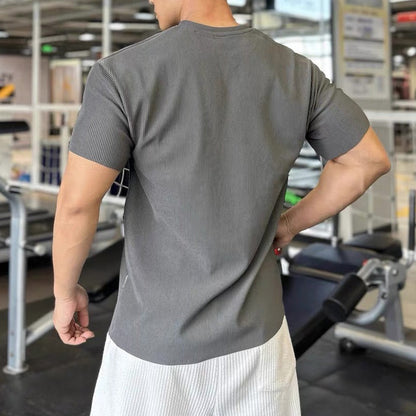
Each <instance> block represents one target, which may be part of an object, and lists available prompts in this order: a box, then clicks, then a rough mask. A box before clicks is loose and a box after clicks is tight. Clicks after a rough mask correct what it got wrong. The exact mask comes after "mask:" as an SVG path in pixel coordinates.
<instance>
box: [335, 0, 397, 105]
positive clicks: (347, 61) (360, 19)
mask: <svg viewBox="0 0 416 416" xmlns="http://www.w3.org/2000/svg"><path fill="white" fill-rule="evenodd" d="M337 3H338V10H337V15H338V28H339V30H338V33H337V42H338V48H337V50H338V52H339V56H337V76H338V78H337V84H338V85H340V86H341V87H342V88H343V90H344V91H345V92H346V94H348V95H349V96H350V97H352V98H354V99H366V100H380V99H390V96H391V91H390V81H389V76H390V63H389V62H390V61H389V60H390V52H389V36H390V31H389V4H388V1H387V0H360V1H358V0H341V1H339V2H337Z"/></svg>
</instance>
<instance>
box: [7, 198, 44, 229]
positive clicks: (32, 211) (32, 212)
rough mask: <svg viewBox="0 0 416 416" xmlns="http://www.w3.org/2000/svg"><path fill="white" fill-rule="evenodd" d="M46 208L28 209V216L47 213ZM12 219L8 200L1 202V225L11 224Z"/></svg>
mask: <svg viewBox="0 0 416 416" xmlns="http://www.w3.org/2000/svg"><path fill="white" fill-rule="evenodd" d="M47 213H48V211H47V210H46V209H28V210H27V216H28V218H31V217H37V216H39V215H44V214H47ZM10 219H11V212H10V205H9V203H8V202H4V203H3V202H2V203H0V227H1V226H2V225H3V224H9V223H10Z"/></svg>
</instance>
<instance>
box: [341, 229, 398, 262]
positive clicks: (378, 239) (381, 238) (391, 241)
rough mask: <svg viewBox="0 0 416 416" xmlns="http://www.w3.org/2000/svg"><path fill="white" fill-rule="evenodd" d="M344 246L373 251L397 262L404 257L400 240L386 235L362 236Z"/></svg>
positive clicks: (354, 238)
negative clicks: (390, 257)
mask: <svg viewBox="0 0 416 416" xmlns="http://www.w3.org/2000/svg"><path fill="white" fill-rule="evenodd" d="M342 245H343V246H348V247H350V246H352V247H358V248H364V249H369V250H373V251H376V252H377V253H379V254H383V255H388V256H392V257H394V258H395V259H396V260H399V259H401V258H402V256H403V252H402V244H401V242H400V240H397V239H395V238H393V237H392V236H391V235H389V234H386V233H373V234H360V235H357V236H355V237H353V238H352V239H351V240H348V241H347V242H345V243H343V244H342Z"/></svg>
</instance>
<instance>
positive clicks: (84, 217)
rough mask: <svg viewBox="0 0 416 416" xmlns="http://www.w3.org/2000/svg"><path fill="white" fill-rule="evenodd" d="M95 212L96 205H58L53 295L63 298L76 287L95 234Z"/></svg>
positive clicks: (97, 208)
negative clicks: (76, 207) (82, 206)
mask: <svg viewBox="0 0 416 416" xmlns="http://www.w3.org/2000/svg"><path fill="white" fill-rule="evenodd" d="M98 216H99V206H94V207H90V208H88V209H86V208H84V209H79V210H69V209H65V208H58V209H57V212H56V217H55V224H54V231H53V246H52V257H53V269H54V295H55V297H60V298H62V297H63V298H65V297H66V296H68V295H69V294H70V293H72V291H73V290H74V288H75V287H76V285H77V283H78V279H79V276H80V273H81V270H82V266H83V265H84V262H85V260H86V258H87V257H88V253H89V250H90V247H91V244H92V241H93V238H94V234H95V231H96V228H97V222H98Z"/></svg>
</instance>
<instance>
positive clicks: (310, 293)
mask: <svg viewBox="0 0 416 416" xmlns="http://www.w3.org/2000/svg"><path fill="white" fill-rule="evenodd" d="M409 205H410V209H409V250H408V251H409V257H408V259H407V260H406V261H403V260H401V261H398V260H397V259H396V258H395V257H394V256H388V255H385V254H384V255H383V254H379V253H376V252H375V251H372V250H366V249H360V248H356V247H343V246H338V247H334V246H329V245H325V244H320V243H315V244H311V245H310V246H308V247H307V248H306V249H304V250H302V251H301V252H300V253H299V254H298V255H296V256H295V257H294V258H293V259H291V261H290V266H289V274H290V277H289V278H288V279H284V280H283V285H284V290H291V291H297V292H299V293H302V292H303V293H305V294H307V298H305V296H303V297H304V299H303V300H302V301H297V302H294V300H293V299H291V298H290V297H288V298H286V299H285V310H286V315H287V317H288V324H289V329H290V331H291V333H296V331H298V330H299V329H300V328H301V327H302V326H304V325H305V322H307V319H308V317H309V316H310V315H311V314H314V313H315V311H316V310H318V309H319V307H320V305H321V304H322V302H323V301H324V300H325V298H326V297H327V296H328V294H329V293H330V292H331V290H333V288H334V285H336V284H337V283H338V282H339V280H340V277H342V275H343V274H344V273H351V272H356V271H357V270H360V269H361V267H362V265H363V264H364V265H365V266H364V267H363V269H364V270H365V273H367V274H369V277H368V279H369V280H368V281H369V282H370V284H369V290H373V289H378V298H377V301H376V304H375V305H374V306H373V307H372V308H370V309H369V310H367V311H355V312H353V313H352V315H351V317H350V318H349V319H348V321H347V323H345V324H339V325H337V326H336V328H335V336H336V337H337V338H339V339H341V342H340V348H341V350H342V351H348V350H352V349H353V348H354V347H355V346H357V347H364V348H372V349H377V350H380V351H384V352H387V353H390V354H393V355H396V356H398V357H401V358H405V359H409V360H412V361H416V344H414V343H412V342H410V341H406V340H405V336H404V332H405V331H404V326H403V317H402V309H401V302H400V290H402V289H403V288H404V286H405V281H406V269H407V268H409V267H410V266H411V265H412V264H413V259H414V245H415V191H411V192H410V197H409ZM380 318H384V333H383V332H380V331H374V330H370V329H364V328H362V327H363V326H369V325H373V326H376V325H377V321H378V320H379V319H380Z"/></svg>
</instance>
